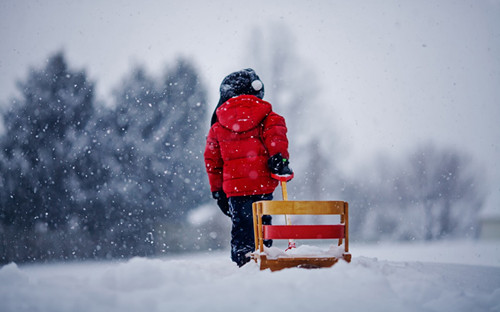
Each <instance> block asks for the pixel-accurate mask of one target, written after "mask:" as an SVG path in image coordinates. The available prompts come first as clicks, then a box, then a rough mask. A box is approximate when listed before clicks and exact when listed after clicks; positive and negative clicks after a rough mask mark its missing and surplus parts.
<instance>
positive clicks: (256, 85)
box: [252, 79, 263, 91]
mask: <svg viewBox="0 0 500 312" xmlns="http://www.w3.org/2000/svg"><path fill="white" fill-rule="evenodd" d="M262 87H263V85H262V81H260V80H258V79H257V80H254V81H252V88H253V89H254V90H255V91H260V89H262Z"/></svg>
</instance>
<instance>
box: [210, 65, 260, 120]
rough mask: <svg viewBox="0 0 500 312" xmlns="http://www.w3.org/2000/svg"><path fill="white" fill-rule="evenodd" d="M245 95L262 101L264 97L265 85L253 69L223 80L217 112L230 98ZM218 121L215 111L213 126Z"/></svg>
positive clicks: (238, 72)
mask: <svg viewBox="0 0 500 312" xmlns="http://www.w3.org/2000/svg"><path fill="white" fill-rule="evenodd" d="M243 94H248V95H255V96H256V97H258V98H260V99H262V98H263V97H264V84H263V83H262V81H261V80H260V78H259V76H258V75H257V74H256V73H255V71H254V70H253V69H251V68H247V69H243V70H240V71H237V72H234V73H232V74H230V75H228V76H226V78H224V80H222V83H221V85H220V99H219V103H218V104H217V107H216V108H215V110H217V108H219V106H221V105H222V104H224V102H226V101H227V100H229V99H230V98H232V97H235V96H240V95H243ZM216 121H217V116H216V115H215V111H214V114H213V115H212V125H213V124H214V123H215V122H216Z"/></svg>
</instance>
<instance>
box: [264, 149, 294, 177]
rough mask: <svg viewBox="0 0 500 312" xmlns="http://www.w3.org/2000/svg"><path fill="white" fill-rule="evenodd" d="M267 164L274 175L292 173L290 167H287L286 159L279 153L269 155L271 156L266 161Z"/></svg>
mask: <svg viewBox="0 0 500 312" xmlns="http://www.w3.org/2000/svg"><path fill="white" fill-rule="evenodd" d="M267 165H268V167H269V170H271V173H274V174H276V175H280V176H286V175H291V174H293V171H292V169H290V167H288V159H286V158H283V156H282V155H281V153H278V154H275V155H273V156H271V158H269V160H268V161H267Z"/></svg>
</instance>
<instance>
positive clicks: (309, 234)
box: [262, 224, 345, 239]
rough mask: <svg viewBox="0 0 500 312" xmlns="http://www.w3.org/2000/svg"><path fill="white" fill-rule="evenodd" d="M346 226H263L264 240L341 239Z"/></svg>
mask: <svg viewBox="0 0 500 312" xmlns="http://www.w3.org/2000/svg"><path fill="white" fill-rule="evenodd" d="M344 231H345V226H344V225H343V224H335V225H263V226H262V237H263V239H339V238H344V237H345V235H344V234H345V233H344Z"/></svg>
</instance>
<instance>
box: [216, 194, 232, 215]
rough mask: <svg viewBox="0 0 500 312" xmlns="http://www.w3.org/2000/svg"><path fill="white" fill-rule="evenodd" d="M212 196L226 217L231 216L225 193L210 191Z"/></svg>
mask: <svg viewBox="0 0 500 312" xmlns="http://www.w3.org/2000/svg"><path fill="white" fill-rule="evenodd" d="M212 197H213V198H214V199H216V200H217V206H219V208H220V210H221V211H222V212H223V213H224V214H225V215H226V216H228V217H231V213H230V212H229V200H228V199H227V196H226V193H224V191H215V192H212Z"/></svg>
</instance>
